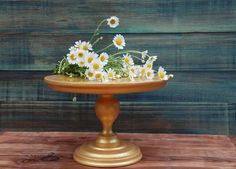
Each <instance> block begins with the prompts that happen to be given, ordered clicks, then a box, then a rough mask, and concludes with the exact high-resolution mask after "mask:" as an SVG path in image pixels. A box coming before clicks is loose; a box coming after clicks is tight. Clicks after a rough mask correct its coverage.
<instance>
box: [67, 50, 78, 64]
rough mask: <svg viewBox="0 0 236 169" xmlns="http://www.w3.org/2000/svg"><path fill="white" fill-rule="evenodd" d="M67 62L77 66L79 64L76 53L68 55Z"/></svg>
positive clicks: (72, 52)
mask: <svg viewBox="0 0 236 169" xmlns="http://www.w3.org/2000/svg"><path fill="white" fill-rule="evenodd" d="M67 60H68V62H69V63H70V64H77V63H78V57H77V56H76V53H75V52H74V51H71V52H70V53H68V54H67Z"/></svg>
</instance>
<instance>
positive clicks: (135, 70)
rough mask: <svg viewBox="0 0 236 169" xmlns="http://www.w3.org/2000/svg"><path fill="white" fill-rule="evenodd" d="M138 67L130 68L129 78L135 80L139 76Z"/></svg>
mask: <svg viewBox="0 0 236 169" xmlns="http://www.w3.org/2000/svg"><path fill="white" fill-rule="evenodd" d="M138 73H139V72H138V66H131V67H130V68H129V77H131V78H134V77H137V76H138Z"/></svg>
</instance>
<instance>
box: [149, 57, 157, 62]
mask: <svg viewBox="0 0 236 169" xmlns="http://www.w3.org/2000/svg"><path fill="white" fill-rule="evenodd" d="M156 60H157V56H150V57H149V58H148V61H150V62H155V61H156Z"/></svg>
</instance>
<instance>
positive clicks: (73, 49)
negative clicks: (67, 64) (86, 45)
mask: <svg viewBox="0 0 236 169" xmlns="http://www.w3.org/2000/svg"><path fill="white" fill-rule="evenodd" d="M76 50H77V48H76V47H74V46H71V47H70V48H69V51H76Z"/></svg>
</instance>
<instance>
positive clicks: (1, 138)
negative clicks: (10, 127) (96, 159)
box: [0, 132, 236, 169]
mask: <svg viewBox="0 0 236 169" xmlns="http://www.w3.org/2000/svg"><path fill="white" fill-rule="evenodd" d="M95 137H96V133H81V132H80V133H75V132H66V133H65V132H44V133H40V132H35V133H32V132H25V133H24V132H21V133H18V132H2V133H0V168H1V169H19V168H20V169H39V168H43V169H78V168H79V169H89V168H91V167H86V166H82V165H80V164H78V163H76V162H74V161H73V159H72V154H73V151H74V149H75V148H76V147H77V146H78V145H80V144H82V143H83V142H85V141H88V140H92V139H94V138H95ZM120 138H122V139H124V140H126V141H130V142H133V143H136V144H137V145H139V146H140V148H141V150H142V153H143V159H142V160H141V161H140V162H139V163H137V164H134V165H131V166H127V167H122V168H124V169H126V168H127V169H235V168H236V147H235V137H231V138H229V137H228V136H221V135H218V136H216V135H176V134H120Z"/></svg>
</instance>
